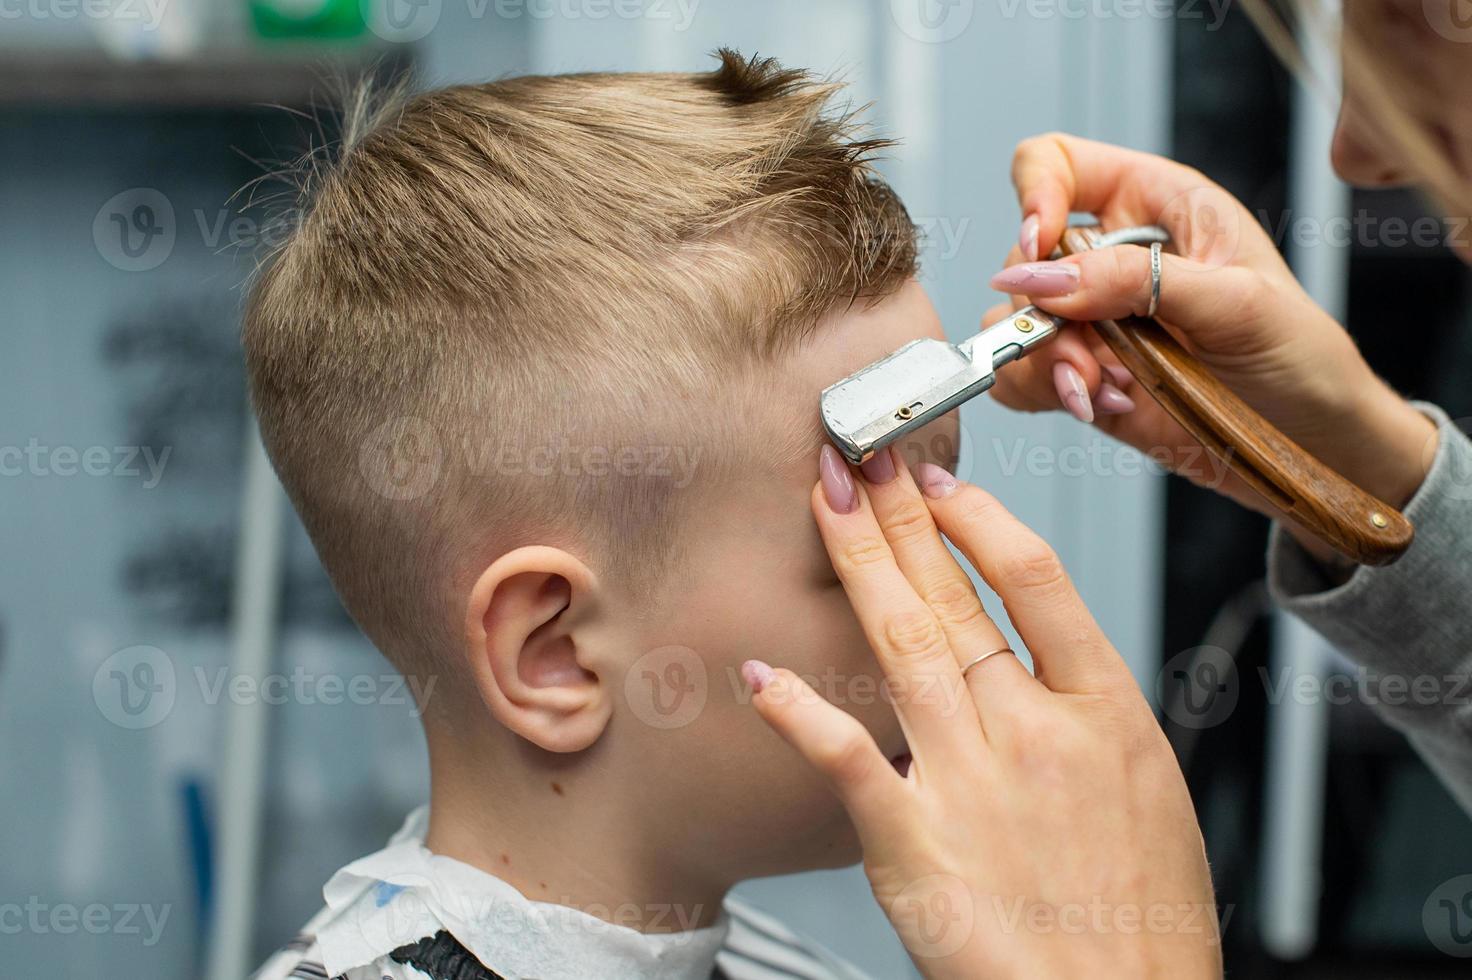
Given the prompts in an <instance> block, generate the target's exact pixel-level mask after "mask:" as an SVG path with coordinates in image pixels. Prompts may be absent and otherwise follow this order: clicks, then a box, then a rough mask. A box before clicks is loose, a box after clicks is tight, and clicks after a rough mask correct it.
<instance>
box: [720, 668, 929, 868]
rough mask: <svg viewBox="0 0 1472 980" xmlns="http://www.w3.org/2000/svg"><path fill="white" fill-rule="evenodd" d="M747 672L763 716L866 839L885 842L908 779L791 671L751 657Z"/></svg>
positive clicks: (861, 730)
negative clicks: (817, 774)
mask: <svg viewBox="0 0 1472 980" xmlns="http://www.w3.org/2000/svg"><path fill="white" fill-rule="evenodd" d="M742 674H743V675H744V676H745V677H746V679H747V682H748V683H750V684H751V685H752V687H753V689H754V690H755V693H754V694H753V695H752V704H753V706H755V708H756V710H757V713H758V714H759V715H761V716H762V720H764V721H765V722H766V723H767V724H768V725H770V726H771V727H772V729H773V730H774V731H775V732H776V733H777V734H778V735H780V736H782V738H783V739H785V740H786V742H787V744H788V745H791V746H792V747H793V748H794V749H796V750H797V752H798V754H799V755H801V756H802V757H803V758H804V759H806V760H807V761H808V762H809V763H810V764H811V765H812V766H813V768H815V769H817V770H818V772H820V773H821V774H822V775H823V776H824V777H825V778H826V779H827V780H828V783H829V785H830V786H832V787H833V791H834V793H836V794H837V796H838V798H839V800H841V801H842V802H843V805H844V807H845V808H846V809H847V810H848V812H849V816H850V817H852V818H853V821H854V826H855V827H857V828H858V830H859V833H860V835H861V836H862V837H863V838H864V839H865V840H866V841H869V840H883V839H884V835H885V834H887V833H888V832H889V831H890V828H889V827H888V821H889V819H890V818H891V816H892V815H893V814H895V813H897V812H898V807H897V805H896V804H897V802H898V799H899V794H900V793H901V792H903V790H904V779H903V777H901V776H900V774H899V773H898V772H896V771H895V768H894V766H892V765H890V762H889V760H888V759H887V758H885V756H884V753H883V752H881V751H880V750H879V746H877V745H875V744H874V738H873V736H871V735H870V734H869V732H868V730H867V729H866V728H864V726H863V725H862V724H860V723H859V721H858V719H857V718H855V717H854V716H853V715H850V714H849V713H847V712H846V711H843V710H841V709H839V708H837V707H835V706H834V705H832V704H829V703H828V702H827V701H825V700H823V698H822V697H820V696H819V695H818V693H817V692H816V691H814V690H813V689H812V687H811V686H810V685H808V684H807V682H805V681H804V680H803V679H802V678H800V677H798V676H797V675H796V674H794V673H792V672H791V671H790V670H785V669H781V668H779V669H777V670H773V669H772V668H771V667H768V666H767V665H766V664H764V663H761V662H760V661H748V662H747V663H746V664H744V665H743V666H742ZM866 850H867V845H866Z"/></svg>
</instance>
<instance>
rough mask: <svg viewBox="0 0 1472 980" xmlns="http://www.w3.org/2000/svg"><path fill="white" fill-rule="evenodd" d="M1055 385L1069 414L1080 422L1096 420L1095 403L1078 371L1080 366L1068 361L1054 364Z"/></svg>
mask: <svg viewBox="0 0 1472 980" xmlns="http://www.w3.org/2000/svg"><path fill="white" fill-rule="evenodd" d="M1053 387H1054V388H1057V389H1058V397H1059V398H1060V399H1062V400H1063V407H1064V408H1066V409H1068V414H1070V415H1072V416H1073V417H1074V418H1076V419H1078V420H1079V421H1080V422H1085V423H1087V422H1092V421H1094V405H1093V403H1092V402H1090V401H1089V388H1088V386H1087V385H1085V384H1084V376H1083V375H1082V374H1079V373H1078V368H1076V367H1074V366H1073V365H1072V364H1069V363H1068V362H1067V361H1059V362H1058V363H1057V364H1054V365H1053Z"/></svg>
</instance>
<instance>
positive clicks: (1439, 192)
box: [1243, 0, 1472, 213]
mask: <svg viewBox="0 0 1472 980" xmlns="http://www.w3.org/2000/svg"><path fill="white" fill-rule="evenodd" d="M1343 2H1345V3H1354V2H1363V0H1343ZM1445 2H1449V3H1457V2H1459V0H1445ZM1243 6H1244V8H1245V10H1246V12H1247V14H1248V16H1249V17H1250V18H1251V19H1252V22H1253V24H1254V25H1256V27H1257V29H1258V31H1259V33H1261V34H1262V36H1263V39H1264V40H1265V41H1266V42H1267V44H1268V47H1269V48H1271V49H1272V51H1273V53H1274V54H1276V55H1277V56H1278V57H1279V59H1280V60H1282V61H1283V62H1284V63H1285V64H1286V65H1287V66H1288V67H1289V68H1291V69H1293V70H1294V71H1295V72H1296V73H1297V74H1298V75H1299V76H1300V77H1302V78H1303V79H1304V80H1305V81H1306V82H1307V83H1308V84H1310V85H1311V86H1314V87H1316V88H1318V89H1320V90H1321V91H1322V90H1323V89H1324V88H1326V85H1325V80H1324V79H1323V78H1321V77H1319V76H1317V75H1316V74H1315V72H1314V70H1313V66H1312V65H1311V64H1310V59H1308V58H1306V57H1305V55H1304V51H1303V48H1302V46H1301V42H1300V40H1299V38H1300V37H1305V36H1312V37H1315V38H1317V40H1318V41H1319V42H1320V43H1322V44H1323V45H1324V46H1325V48H1326V50H1328V51H1330V52H1342V59H1341V65H1342V71H1343V78H1344V84H1345V85H1347V86H1353V88H1354V90H1355V92H1356V94H1357V95H1359V97H1361V98H1362V99H1364V101H1365V104H1366V108H1367V110H1368V112H1369V113H1370V115H1371V116H1372V117H1373V120H1374V123H1375V125H1376V126H1378V127H1379V128H1380V130H1381V132H1382V133H1383V135H1384V137H1385V138H1386V139H1387V140H1388V141H1389V142H1390V143H1392V144H1393V145H1394V146H1395V147H1396V149H1397V151H1398V153H1399V154H1400V156H1401V158H1402V159H1403V160H1404V161H1405V164H1406V165H1407V166H1408V167H1409V168H1410V169H1411V172H1412V173H1414V175H1415V177H1416V180H1417V181H1418V183H1419V184H1420V185H1421V187H1422V189H1423V190H1425V191H1426V192H1427V193H1428V194H1430V195H1431V197H1432V198H1433V199H1434V200H1435V202H1436V203H1437V204H1439V205H1440V206H1441V207H1442V208H1443V209H1444V210H1445V211H1446V212H1447V213H1452V212H1456V211H1461V210H1464V209H1466V208H1468V207H1472V182H1469V180H1468V178H1467V177H1466V176H1464V175H1463V174H1461V173H1459V172H1458V171H1457V168H1456V166H1455V165H1454V163H1453V161H1451V160H1449V159H1448V158H1447V155H1446V153H1445V152H1444V151H1443V150H1442V149H1441V148H1440V146H1439V141H1438V140H1437V138H1436V136H1435V135H1434V134H1433V133H1432V132H1431V131H1430V128H1429V127H1428V126H1427V125H1425V124H1424V123H1423V122H1422V121H1421V120H1419V119H1417V118H1416V117H1415V115H1414V114H1413V113H1412V112H1411V111H1409V108H1408V107H1410V106H1412V105H1414V104H1415V103H1416V101H1417V99H1418V98H1419V96H1418V94H1417V93H1416V92H1415V90H1414V86H1413V80H1412V79H1409V78H1405V77H1402V75H1401V73H1400V72H1399V71H1398V70H1397V67H1396V66H1394V65H1392V64H1390V63H1389V62H1388V61H1387V59H1386V58H1385V57H1384V56H1383V55H1382V54H1380V51H1381V50H1382V47H1383V42H1381V40H1380V39H1378V38H1374V37H1364V36H1362V34H1361V32H1359V31H1351V30H1344V29H1343V26H1342V23H1341V20H1340V18H1339V17H1338V16H1337V15H1336V13H1335V11H1334V10H1333V9H1332V8H1331V6H1330V5H1329V4H1326V3H1325V2H1324V0H1285V2H1284V3H1283V4H1282V5H1281V6H1280V5H1277V4H1274V3H1272V2H1270V0H1243ZM1285 7H1286V11H1287V12H1288V13H1289V14H1291V19H1290V17H1288V16H1285V13H1284V10H1283V8H1285ZM1409 7H1411V8H1413V9H1411V10H1409V11H1407V13H1406V16H1411V17H1421V18H1425V17H1428V16H1429V15H1430V14H1429V9H1430V8H1429V7H1427V8H1424V9H1423V5H1422V3H1421V2H1420V0H1414V2H1411V3H1409ZM1428 26H1429V25H1428ZM1295 31H1296V33H1295ZM1448 43H1454V42H1448ZM1456 97H1458V98H1462V97H1465V94H1464V93H1457V94H1456Z"/></svg>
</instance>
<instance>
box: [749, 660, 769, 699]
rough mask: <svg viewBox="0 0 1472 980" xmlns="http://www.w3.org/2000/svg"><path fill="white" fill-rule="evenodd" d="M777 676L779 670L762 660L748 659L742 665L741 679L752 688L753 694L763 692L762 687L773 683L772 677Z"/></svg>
mask: <svg viewBox="0 0 1472 980" xmlns="http://www.w3.org/2000/svg"><path fill="white" fill-rule="evenodd" d="M776 676H777V672H776V671H775V670H773V669H772V668H771V667H770V666H769V665H767V664H766V663H764V662H762V661H760V660H748V661H746V663H744V664H742V665H741V679H742V680H744V681H745V682H746V686H747V687H749V688H751V690H752V693H753V694H760V693H762V688H764V687H766V686H767V685H768V684H770V683H772V678H774V677H776Z"/></svg>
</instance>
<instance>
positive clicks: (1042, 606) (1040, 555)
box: [916, 464, 1130, 694]
mask: <svg viewBox="0 0 1472 980" xmlns="http://www.w3.org/2000/svg"><path fill="white" fill-rule="evenodd" d="M916 476H917V477H918V479H919V482H920V484H921V486H922V487H924V489H925V496H926V498H927V500H928V502H929V504H930V511H931V513H932V514H934V515H935V522H936V524H937V525H938V526H939V527H940V529H941V530H942V531H943V532H945V535H946V537H948V538H950V539H951V541H952V542H954V543H955V545H956V547H957V548H959V549H961V553H962V554H964V555H965V556H966V557H967V558H968V559H969V560H970V561H971V564H973V565H974V566H976V570H977V571H978V572H980V573H981V577H982V578H983V579H984V580H985V581H986V584H987V585H988V586H989V587H990V588H991V590H992V591H993V592H995V593H996V594H997V595H998V596H1000V597H1001V599H1002V602H1003V604H1004V605H1005V606H1006V608H1007V615H1008V617H1009V618H1010V619H1011V620H1012V625H1013V626H1014V627H1016V629H1017V632H1018V634H1019V635H1021V637H1022V640H1023V642H1024V643H1026V644H1027V649H1028V651H1029V652H1031V653H1032V656H1033V665H1034V669H1035V670H1036V672H1037V679H1038V680H1040V681H1042V682H1043V683H1044V684H1045V685H1046V686H1047V687H1048V688H1050V689H1052V690H1054V691H1059V692H1065V693H1070V694H1093V693H1101V692H1105V691H1109V690H1113V689H1115V688H1117V687H1118V685H1119V684H1120V683H1121V682H1123V681H1124V680H1126V679H1128V678H1129V676H1130V675H1129V671H1128V670H1127V669H1126V667H1125V665H1124V662H1123V661H1122V660H1121V659H1120V657H1119V654H1118V653H1117V652H1116V651H1115V650H1114V648H1113V647H1112V646H1111V645H1110V643H1109V641H1108V639H1107V638H1106V637H1105V636H1104V634H1103V632H1102V631H1101V630H1100V629H1099V624H1098V623H1097V622H1095V621H1094V617H1093V616H1092V615H1091V614H1090V613H1089V610H1088V607H1086V606H1085V605H1084V601H1083V599H1082V598H1081V597H1080V596H1079V594H1078V591H1077V590H1076V589H1075V588H1074V587H1073V582H1072V581H1070V580H1069V577H1068V573H1067V572H1065V571H1064V569H1063V565H1062V563H1061V562H1060V561H1059V560H1058V555H1057V554H1056V553H1055V552H1054V551H1053V549H1052V548H1050V547H1049V546H1048V544H1047V542H1045V541H1044V540H1043V539H1042V538H1041V537H1039V536H1038V535H1037V534H1036V533H1034V532H1033V531H1032V530H1031V529H1030V528H1028V527H1027V526H1026V525H1024V524H1023V523H1022V522H1021V521H1019V520H1018V519H1017V518H1015V517H1013V516H1012V514H1010V513H1009V512H1008V511H1007V509H1006V508H1005V507H1003V506H1002V505H1001V504H1000V503H999V502H998V501H997V499H996V498H995V497H993V496H992V495H991V494H989V493H987V492H986V491H984V490H982V489H980V488H979V487H976V486H973V485H972V484H969V483H962V482H960V481H958V480H956V479H955V477H953V476H951V475H950V474H949V473H947V472H946V471H945V470H943V469H941V468H940V467H938V466H928V465H924V464H922V466H921V468H920V470H919V471H918V472H917V474H916Z"/></svg>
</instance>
